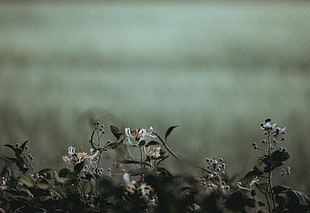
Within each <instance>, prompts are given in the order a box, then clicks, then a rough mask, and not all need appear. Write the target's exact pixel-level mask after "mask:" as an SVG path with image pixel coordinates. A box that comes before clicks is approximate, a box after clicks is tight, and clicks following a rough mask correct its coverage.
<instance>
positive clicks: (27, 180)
mask: <svg viewBox="0 0 310 213" xmlns="http://www.w3.org/2000/svg"><path fill="white" fill-rule="evenodd" d="M19 181H20V182H21V183H23V184H24V185H26V186H28V187H34V185H35V183H34V181H33V180H32V179H31V177H29V176H28V175H24V176H22V177H21V178H19Z"/></svg>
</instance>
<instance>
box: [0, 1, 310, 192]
mask: <svg viewBox="0 0 310 213" xmlns="http://www.w3.org/2000/svg"><path fill="white" fill-rule="evenodd" d="M309 74H310V3H307V2H298V1H285V2H283V1H263V2H261V1H227V2H226V1H214V2H212V1H210V2H209V1H208V2H205V1H193V2H192V1H188V2H187V1H182V2H177V1H167V2H166V1H159V2H157V1H146V2H145V1H121V2H117V1H115V2H114V1H102V2H101V1H87V2H86V1H77V2H73V1H72V2H71V1H64V2H63V1H30V2H23V1H14V2H0V117H1V119H0V144H1V145H2V144H6V143H13V144H15V143H17V142H19V143H22V142H23V141H25V140H29V141H30V152H31V153H32V154H33V155H34V156H35V158H36V161H35V165H34V166H35V169H37V170H39V169H40V168H43V167H53V168H60V167H61V166H62V165H63V163H62V159H61V157H62V156H63V155H65V154H66V153H67V147H68V146H69V145H73V146H76V147H79V146H82V147H83V149H84V150H88V149H89V144H88V139H89V137H90V133H91V131H92V125H91V122H92V121H94V120H101V121H102V122H103V123H104V124H106V125H108V124H113V125H116V126H118V127H119V128H120V129H122V128H124V127H131V128H139V127H142V128H148V127H150V126H152V127H153V128H154V130H155V131H157V132H158V133H159V134H161V135H164V132H165V130H166V129H167V128H168V127H169V126H170V125H179V128H177V129H175V130H174V132H173V133H172V135H171V136H170V137H169V141H168V143H169V146H170V147H171V148H172V149H173V150H174V151H175V152H176V153H178V155H179V156H181V157H182V158H184V159H188V160H190V161H192V162H195V163H197V164H199V165H201V166H204V165H205V164H204V163H205V162H204V159H205V157H216V158H217V157H223V158H224V159H225V162H226V164H227V173H228V174H230V175H231V176H233V175H237V178H241V177H242V176H243V175H244V174H245V172H247V171H248V170H249V169H250V168H251V167H252V166H253V165H254V163H255V160H256V158H257V156H258V154H259V152H258V151H256V150H253V149H252V147H251V143H252V142H253V141H256V142H258V143H259V142H260V141H261V140H262V139H263V132H262V131H261V130H260V128H259V123H260V122H262V121H264V119H266V118H272V119H273V121H274V122H276V123H277V124H278V125H279V126H280V127H283V126H286V127H287V135H286V139H287V140H286V141H285V142H284V143H283V144H282V145H283V146H285V147H287V148H288V150H289V152H290V154H291V159H290V160H289V162H288V165H290V166H291V168H292V175H291V176H290V177H288V178H287V179H286V180H285V183H286V184H293V185H294V186H296V189H297V190H301V191H306V192H308V193H309V192H310V183H309V181H308V180H309V176H310V169H309V168H310V149H309V147H308V146H309V143H310V137H309V130H310V111H309V105H310V84H309V81H310V78H309V77H310V76H309ZM107 131H108V130H107ZM107 139H108V137H107ZM4 153H6V154H7V153H8V149H7V147H3V146H1V148H0V154H4ZM171 160H172V159H171ZM172 162H174V161H172ZM174 163H175V162H174ZM179 167H180V168H182V165H181V166H180V165H179ZM296 180H298V181H296Z"/></svg>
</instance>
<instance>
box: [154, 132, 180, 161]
mask: <svg viewBox="0 0 310 213" xmlns="http://www.w3.org/2000/svg"><path fill="white" fill-rule="evenodd" d="M153 134H154V135H156V136H157V137H158V139H159V140H160V141H161V143H162V144H163V145H164V147H165V148H166V149H167V150H168V152H169V153H170V154H171V155H173V157H175V159H177V160H180V159H179V158H178V157H177V156H176V154H175V153H174V152H173V151H172V150H171V149H170V148H169V147H168V146H167V144H166V143H165V142H164V140H163V139H162V138H161V137H160V136H159V135H158V134H157V133H156V132H153Z"/></svg>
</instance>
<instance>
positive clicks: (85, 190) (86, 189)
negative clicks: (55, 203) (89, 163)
mask: <svg viewBox="0 0 310 213" xmlns="http://www.w3.org/2000/svg"><path fill="white" fill-rule="evenodd" d="M81 186H82V189H83V190H82V189H81V188H80V187H79V188H78V190H79V193H80V194H83V193H85V194H88V193H90V192H91V191H92V190H93V185H92V184H91V183H90V181H87V180H84V181H81Z"/></svg>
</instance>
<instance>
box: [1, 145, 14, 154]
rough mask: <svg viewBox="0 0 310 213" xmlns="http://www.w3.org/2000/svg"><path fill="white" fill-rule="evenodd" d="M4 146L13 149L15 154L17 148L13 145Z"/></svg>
mask: <svg viewBox="0 0 310 213" xmlns="http://www.w3.org/2000/svg"><path fill="white" fill-rule="evenodd" d="M3 146H6V147H9V148H10V149H12V150H13V151H14V152H15V149H16V147H15V146H14V145H12V144H4V145H3Z"/></svg>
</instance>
